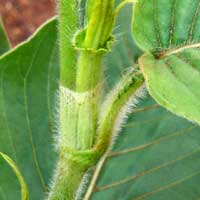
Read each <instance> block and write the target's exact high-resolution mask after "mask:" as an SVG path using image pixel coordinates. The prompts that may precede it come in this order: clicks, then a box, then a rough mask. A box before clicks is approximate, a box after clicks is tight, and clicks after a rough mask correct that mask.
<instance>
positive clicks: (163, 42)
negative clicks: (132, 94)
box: [133, 0, 200, 124]
mask: <svg viewBox="0 0 200 200" xmlns="http://www.w3.org/2000/svg"><path fill="white" fill-rule="evenodd" d="M199 9H200V2H199V1H198V0H194V1H192V2H191V1H190V0H184V1H181V0H162V1H161V0H160V1H159V0H157V1H156V0H141V1H139V2H138V3H137V4H136V7H135V11H134V21H133V34H134V36H135V39H136V41H137V44H138V45H139V46H140V47H141V48H142V49H143V50H144V51H147V52H149V54H150V53H151V54H153V55H154V56H152V55H145V56H143V57H142V58H141V59H140V67H141V68H142V71H143V73H144V76H145V78H146V81H147V87H148V90H149V92H150V94H151V95H152V96H153V97H154V98H155V100H156V101H157V102H158V103H159V104H161V105H163V106H165V107H166V108H167V109H169V110H170V111H172V112H174V113H176V114H178V115H181V116H183V117H186V118H187V119H189V120H191V121H194V122H197V123H199V124H200V103H199V99H200V92H199V91H200V90H199V87H200V68H199V62H200V52H199V47H200V43H199V42H200V33H199V32H200V28H199V27H200V26H199V25H200V15H199Z"/></svg>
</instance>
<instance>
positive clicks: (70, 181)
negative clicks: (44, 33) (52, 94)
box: [49, 0, 114, 200]
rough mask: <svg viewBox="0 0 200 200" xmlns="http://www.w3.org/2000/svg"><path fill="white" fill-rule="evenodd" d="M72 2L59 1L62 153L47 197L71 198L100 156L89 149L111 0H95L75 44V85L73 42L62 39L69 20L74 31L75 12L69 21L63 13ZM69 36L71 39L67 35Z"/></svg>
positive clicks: (109, 27) (108, 33)
mask: <svg viewBox="0 0 200 200" xmlns="http://www.w3.org/2000/svg"><path fill="white" fill-rule="evenodd" d="M76 2H77V1H75V0H70V2H69V1H66V0H61V1H60V5H59V10H60V43H61V44H60V45H61V65H62V69H61V79H62V82H63V83H64V84H63V86H65V87H63V88H64V96H62V95H61V115H60V117H61V135H60V138H59V155H60V157H59V161H58V165H57V170H56V176H55V179H54V180H55V181H54V183H53V187H52V191H51V193H50V195H49V200H73V199H75V195H76V191H77V189H78V187H79V185H80V183H81V180H82V178H83V175H84V173H85V172H86V171H87V169H88V168H89V167H91V166H92V165H94V164H95V163H96V162H97V160H98V158H99V155H98V153H96V152H94V151H92V150H91V151H90V149H92V148H93V145H94V139H95V136H96V129H97V121H98V119H97V117H98V109H99V99H100V93H101V85H102V84H101V79H102V72H103V69H102V58H103V55H104V54H105V53H106V51H107V50H108V48H107V46H108V43H109V39H110V38H111V32H112V29H113V24H114V21H113V16H114V12H113V10H114V9H113V7H114V0H95V2H94V7H93V10H92V13H91V17H90V20H89V23H88V25H87V27H86V31H85V35H84V38H83V41H82V42H81V46H77V47H76V49H77V51H79V59H78V61H77V65H76V81H75V82H76V84H75V87H74V85H73V82H74V78H73V77H74V69H73V66H74V63H73V62H74V51H71V52H70V53H68V52H69V50H71V43H70V41H69V40H68V41H66V40H65V39H66V37H65V34H66V33H65V31H66V26H67V25H68V24H70V28H71V29H72V30H74V26H75V25H76V23H77V16H76V15H74V13H73V14H72V16H71V17H72V18H74V19H71V20H72V21H71V22H69V21H68V20H69V16H67V12H73V9H75V8H74V7H73V8H71V6H76ZM70 3H71V4H70ZM69 5H70V6H69ZM69 7H70V8H69ZM69 36H70V38H71V35H69V34H68V37H69ZM67 56H68V58H67ZM70 56H72V58H73V59H72V60H70V59H71V57H70ZM66 87H68V88H66ZM88 151H89V152H88ZM72 152H73V153H72ZM97 155H98V156H97Z"/></svg>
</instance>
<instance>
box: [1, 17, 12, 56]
mask: <svg viewBox="0 0 200 200" xmlns="http://www.w3.org/2000/svg"><path fill="white" fill-rule="evenodd" d="M9 49H10V44H9V41H8V38H7V35H6V32H5V29H4V26H3V22H2V21H1V18H0V55H1V54H3V53H5V52H6V51H8V50H9Z"/></svg>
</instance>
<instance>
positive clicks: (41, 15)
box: [0, 0, 56, 46]
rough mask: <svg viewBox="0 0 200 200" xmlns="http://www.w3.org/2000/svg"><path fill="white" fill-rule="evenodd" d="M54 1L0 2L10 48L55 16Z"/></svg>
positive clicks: (23, 0)
mask: <svg viewBox="0 0 200 200" xmlns="http://www.w3.org/2000/svg"><path fill="white" fill-rule="evenodd" d="M55 10H56V9H55V0H0V15H1V18H2V20H3V22H4V25H5V29H6V31H7V33H8V35H9V39H10V41H11V44H12V46H16V45H17V44H18V43H20V42H22V41H23V40H25V39H26V38H27V37H29V36H30V35H31V34H32V33H33V32H34V31H35V30H36V29H37V27H38V26H40V25H41V24H42V23H43V22H44V21H46V20H47V19H48V18H50V17H51V16H54V15H55Z"/></svg>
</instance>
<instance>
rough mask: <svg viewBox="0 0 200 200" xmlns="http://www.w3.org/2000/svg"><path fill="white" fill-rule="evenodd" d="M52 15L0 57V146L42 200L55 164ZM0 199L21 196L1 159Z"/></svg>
mask: <svg viewBox="0 0 200 200" xmlns="http://www.w3.org/2000/svg"><path fill="white" fill-rule="evenodd" d="M56 24H57V23H56V20H55V19H53V20H51V21H49V22H48V23H47V24H46V25H44V26H43V28H42V29H40V30H39V31H38V32H37V33H36V34H35V35H34V36H33V37H32V38H31V39H29V40H28V41H26V42H25V43H23V44H21V45H20V46H18V47H17V48H16V49H14V50H11V51H10V52H9V53H7V54H5V55H3V56H2V57H0V151H1V152H3V153H5V154H7V155H8V156H9V157H10V158H11V159H12V160H14V162H15V163H16V165H17V167H18V168H19V170H20V171H21V172H22V176H23V177H24V179H25V181H26V183H27V185H28V189H29V191H30V197H31V199H43V198H44V195H45V193H46V192H47V190H48V186H49V181H50V179H51V178H52V173H53V168H54V167H55V162H56V154H55V151H54V147H53V137H54V135H53V128H54V127H53V120H54V118H55V113H56V111H55V106H56V101H58V94H57V93H56V91H57V90H58V80H59V64H58V55H57V53H58V48H57V35H56ZM0 166H1V170H0V199H2V200H4V199H5V200H9V199H10V200H13V199H16V200H18V199H20V187H19V183H18V181H17V179H16V178H15V175H14V174H13V172H12V171H11V170H10V169H9V168H8V167H7V166H6V165H5V162H2V160H0Z"/></svg>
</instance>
